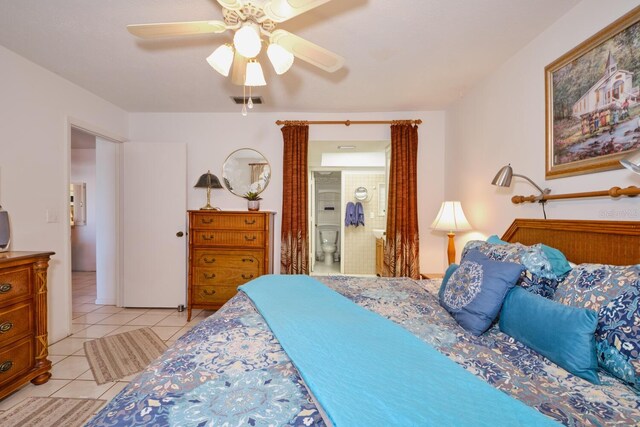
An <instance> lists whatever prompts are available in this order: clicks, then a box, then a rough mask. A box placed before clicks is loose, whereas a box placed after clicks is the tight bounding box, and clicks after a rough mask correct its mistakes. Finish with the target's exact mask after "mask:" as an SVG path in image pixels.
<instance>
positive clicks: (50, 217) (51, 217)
mask: <svg viewBox="0 0 640 427" xmlns="http://www.w3.org/2000/svg"><path fill="white" fill-rule="evenodd" d="M45 212H46V218H47V223H56V222H58V211H56V210H55V209H47V210H46V211H45Z"/></svg>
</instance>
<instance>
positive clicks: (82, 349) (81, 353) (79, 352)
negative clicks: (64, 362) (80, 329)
mask: <svg viewBox="0 0 640 427" xmlns="http://www.w3.org/2000/svg"><path fill="white" fill-rule="evenodd" d="M87 341H91V339H87ZM72 356H82V357H86V356H87V354H86V353H85V352H84V346H83V348H81V349H80V350H78V351H76V352H75V353H73V354H72Z"/></svg>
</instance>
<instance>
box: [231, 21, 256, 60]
mask: <svg viewBox="0 0 640 427" xmlns="http://www.w3.org/2000/svg"><path fill="white" fill-rule="evenodd" d="M233 45H234V46H235V47H236V50H237V51H238V53H239V54H240V55H242V56H244V57H245V58H255V57H256V56H258V54H259V53H260V49H261V48H262V40H260V33H259V30H258V27H257V26H256V25H255V24H253V23H246V24H244V25H243V26H242V28H240V29H239V30H238V31H236V34H235V35H234V36H233Z"/></svg>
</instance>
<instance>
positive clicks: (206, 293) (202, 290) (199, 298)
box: [191, 285, 238, 306]
mask: <svg viewBox="0 0 640 427" xmlns="http://www.w3.org/2000/svg"><path fill="white" fill-rule="evenodd" d="M191 292H192V294H191V296H192V303H193V304H211V305H220V306H221V305H223V304H224V303H225V302H227V301H229V300H230V299H231V298H233V297H234V296H235V294H236V293H237V292H238V289H237V286H220V285H218V286H194V287H193V288H191Z"/></svg>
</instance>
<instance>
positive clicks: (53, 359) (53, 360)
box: [47, 354, 67, 365]
mask: <svg viewBox="0 0 640 427" xmlns="http://www.w3.org/2000/svg"><path fill="white" fill-rule="evenodd" d="M66 357H67V356H55V355H52V354H50V355H48V356H47V359H49V360H50V361H51V364H52V365H55V364H56V363H58V362H59V361H61V360H63V359H65V358H66Z"/></svg>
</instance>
